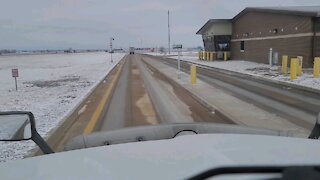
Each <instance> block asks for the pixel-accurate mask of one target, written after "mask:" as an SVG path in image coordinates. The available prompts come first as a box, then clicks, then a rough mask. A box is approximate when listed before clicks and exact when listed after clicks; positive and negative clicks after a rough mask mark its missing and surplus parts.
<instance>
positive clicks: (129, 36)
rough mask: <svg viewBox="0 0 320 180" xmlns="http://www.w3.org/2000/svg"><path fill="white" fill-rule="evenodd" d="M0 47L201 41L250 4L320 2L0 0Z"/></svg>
mask: <svg viewBox="0 0 320 180" xmlns="http://www.w3.org/2000/svg"><path fill="white" fill-rule="evenodd" d="M1 1H2V2H1V6H0V40H1V41H0V49H5V48H6V49H64V48H69V47H72V48H75V49H78V48H84V49H86V48H107V47H108V44H109V37H111V36H114V38H115V42H114V43H115V46H116V47H117V48H119V47H122V48H127V47H129V46H135V47H140V46H144V47H148V46H166V44H167V10H168V9H169V10H170V12H171V36H172V38H171V39H172V41H171V42H172V44H174V43H179V44H180V43H181V44H183V45H184V47H193V46H199V45H202V40H201V37H200V36H198V35H195V33H196V31H197V30H198V29H199V28H201V26H202V25H203V24H204V23H205V22H206V21H207V20H208V19H210V18H231V17H233V16H234V15H236V14H237V13H239V12H240V11H241V10H242V9H244V8H245V7H250V6H280V5H282V6H294V5H296V6H297V5H303V6H308V5H320V1H319V0H113V1H111V0H1Z"/></svg>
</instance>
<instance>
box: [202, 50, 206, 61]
mask: <svg viewBox="0 0 320 180" xmlns="http://www.w3.org/2000/svg"><path fill="white" fill-rule="evenodd" d="M205 56H206V52H205V51H202V60H205Z"/></svg>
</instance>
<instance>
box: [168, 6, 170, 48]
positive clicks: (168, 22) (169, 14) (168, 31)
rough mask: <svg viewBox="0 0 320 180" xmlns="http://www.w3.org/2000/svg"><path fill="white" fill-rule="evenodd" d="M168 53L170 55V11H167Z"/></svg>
mask: <svg viewBox="0 0 320 180" xmlns="http://www.w3.org/2000/svg"><path fill="white" fill-rule="evenodd" d="M168 51H169V54H170V11H169V10H168Z"/></svg>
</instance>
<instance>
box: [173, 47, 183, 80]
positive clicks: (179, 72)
mask: <svg viewBox="0 0 320 180" xmlns="http://www.w3.org/2000/svg"><path fill="white" fill-rule="evenodd" d="M173 49H178V79H180V78H181V75H180V74H181V71H180V70H181V69H180V56H181V50H182V44H176V45H173Z"/></svg>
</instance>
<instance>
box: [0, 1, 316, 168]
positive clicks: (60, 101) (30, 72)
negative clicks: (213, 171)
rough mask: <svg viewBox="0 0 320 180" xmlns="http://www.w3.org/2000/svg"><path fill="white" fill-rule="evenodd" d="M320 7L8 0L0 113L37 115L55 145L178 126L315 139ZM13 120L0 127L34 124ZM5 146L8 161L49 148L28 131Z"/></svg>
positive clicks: (0, 18)
mask: <svg viewBox="0 0 320 180" xmlns="http://www.w3.org/2000/svg"><path fill="white" fill-rule="evenodd" d="M319 13H320V3H319V2H318V0H304V1H303V0H302V1H290V0H288V1H278V0H270V1H264V2H262V1H252V0H243V1H241V2H239V1H236V0H232V1H223V0H212V1H210V0H200V1H192V0H190V1H178V0H177V1H169V0H165V1H160V0H152V1H146V0H141V1H130V0H124V1H87V0H79V1H73V0H67V1H64V0H55V1H41V2H39V1H33V0H31V1H15V0H14V1H4V2H2V5H1V6H0V39H1V43H0V111H1V112H5V111H30V112H32V113H33V114H34V117H35V124H36V129H37V131H38V133H39V134H40V135H41V136H42V137H43V138H44V139H46V141H47V142H48V144H49V145H50V146H51V147H52V149H53V150H54V151H55V152H60V151H64V150H65V146H66V144H68V142H70V140H72V139H73V138H75V137H77V136H79V135H90V134H94V133H97V132H112V131H114V130H122V129H124V128H128V127H138V126H148V125H163V124H175V123H191V124H195V123H208V124H224V125H238V126H241V127H250V128H257V129H263V130H272V131H276V132H281V133H280V134H285V135H290V136H293V137H299V138H305V139H306V138H308V136H309V135H310V133H311V130H312V129H313V127H314V125H315V123H316V118H317V116H318V113H319V112H320V48H319V47H320V36H319V34H320V17H319ZM0 121H1V118H0ZM12 121H14V120H10V122H9V121H8V120H6V121H5V120H3V121H1V125H0V135H1V133H2V134H5V133H7V134H8V132H10V133H11V134H12V136H16V135H17V134H19V133H20V131H21V129H23V128H24V127H25V126H26V125H25V123H21V122H20V121H19V122H18V121H17V123H13V122H12ZM10 133H9V134H10ZM189 133H190V132H189ZM228 133H231V134H232V133H233V132H229V131H228ZM235 133H236V132H235ZM20 135H21V133H20ZM29 135H30V134H29ZM4 137H5V136H4ZM6 137H7V136H6ZM140 140H143V138H142V139H138V141H140ZM119 142H122V141H120V140H119ZM108 143H110V142H105V144H106V145H107V144H108ZM0 146H1V148H0V162H7V161H11V160H15V159H22V158H26V157H32V156H36V155H39V154H41V153H40V152H39V150H38V149H37V146H36V144H35V143H34V142H33V141H31V140H26V139H24V140H23V141H17V142H0ZM279 156H280V155H279Z"/></svg>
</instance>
